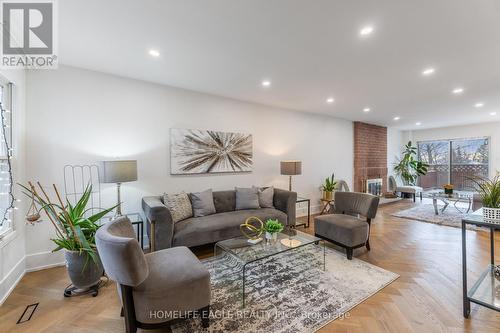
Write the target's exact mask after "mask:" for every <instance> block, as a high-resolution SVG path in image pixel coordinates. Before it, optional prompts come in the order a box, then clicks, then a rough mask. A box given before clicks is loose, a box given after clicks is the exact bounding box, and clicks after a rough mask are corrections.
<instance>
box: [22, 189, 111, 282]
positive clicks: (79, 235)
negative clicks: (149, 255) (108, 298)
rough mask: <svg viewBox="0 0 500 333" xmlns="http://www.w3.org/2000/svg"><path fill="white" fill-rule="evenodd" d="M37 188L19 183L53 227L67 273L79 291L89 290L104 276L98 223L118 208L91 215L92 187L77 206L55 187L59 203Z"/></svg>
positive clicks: (55, 240) (84, 193) (85, 192)
mask: <svg viewBox="0 0 500 333" xmlns="http://www.w3.org/2000/svg"><path fill="white" fill-rule="evenodd" d="M37 185H38V187H39V189H38V190H37V188H36V187H35V186H34V185H33V184H32V183H31V182H29V183H28V186H24V185H21V184H20V186H21V187H22V188H23V189H24V190H25V192H24V194H26V195H27V196H29V197H30V198H33V199H34V200H35V202H36V203H37V204H38V206H39V207H40V210H43V211H44V212H45V213H46V215H47V217H48V219H49V220H50V222H51V223H52V225H53V226H54V229H55V232H56V237H55V238H52V241H53V242H54V243H55V244H56V245H57V247H56V248H55V249H54V250H53V252H55V251H59V250H62V249H64V250H65V254H64V255H65V259H66V262H67V266H68V274H69V277H70V279H71V282H72V283H73V285H74V286H75V287H76V288H78V289H87V288H89V287H92V286H95V285H96V284H97V283H99V280H100V278H101V276H102V274H103V267H102V264H101V261H100V258H99V254H98V253H97V247H96V245H95V234H96V232H97V230H98V229H99V227H100V225H99V224H98V221H99V220H100V219H101V218H102V217H103V216H104V215H106V214H107V213H109V212H110V211H112V210H113V209H114V208H115V207H116V206H114V207H111V208H108V209H102V210H100V212H98V213H96V214H93V215H90V216H89V215H88V213H89V211H90V208H87V205H88V202H89V199H90V196H91V194H92V185H88V186H87V187H86V188H85V190H84V192H83V193H82V195H81V197H80V198H79V199H78V201H76V203H75V204H74V205H72V204H71V203H70V202H69V200H68V199H66V202H63V200H62V198H61V195H60V194H59V191H58V189H57V187H56V186H55V185H53V188H54V192H55V194H56V197H57V200H56V202H52V201H51V200H50V198H49V196H48V195H47V193H46V191H45V190H44V188H43V187H42V186H41V184H40V183H37Z"/></svg>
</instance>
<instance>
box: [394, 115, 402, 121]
mask: <svg viewBox="0 0 500 333" xmlns="http://www.w3.org/2000/svg"><path fill="white" fill-rule="evenodd" d="M393 119H394V120H399V119H401V117H400V116H396V117H394V118H393Z"/></svg>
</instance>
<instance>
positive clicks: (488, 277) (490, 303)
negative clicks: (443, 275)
mask: <svg viewBox="0 0 500 333" xmlns="http://www.w3.org/2000/svg"><path fill="white" fill-rule="evenodd" d="M467 224H472V225H476V226H480V227H484V228H488V229H490V251H491V253H490V265H488V267H487V268H486V270H485V271H484V272H483V273H482V274H481V276H480V277H479V279H478V280H477V281H476V282H475V283H474V284H473V285H472V288H471V289H470V290H469V289H468V288H467V244H466V240H467V238H466V226H467ZM495 230H500V224H495V223H487V222H485V221H484V219H483V213H482V210H481V209H480V210H478V211H476V212H474V213H472V214H469V215H467V216H465V217H464V218H463V219H462V280H463V303H464V304H463V312H464V317H465V318H468V317H469V315H470V305H471V304H470V303H471V302H472V303H476V304H479V305H482V306H484V307H487V308H489V309H492V310H496V311H500V280H498V279H497V278H495V274H494V272H493V269H494V267H495Z"/></svg>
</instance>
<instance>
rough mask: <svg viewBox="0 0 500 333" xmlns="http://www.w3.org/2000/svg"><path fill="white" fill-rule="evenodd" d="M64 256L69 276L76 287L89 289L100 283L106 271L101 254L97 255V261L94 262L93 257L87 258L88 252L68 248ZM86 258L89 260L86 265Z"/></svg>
mask: <svg viewBox="0 0 500 333" xmlns="http://www.w3.org/2000/svg"><path fill="white" fill-rule="evenodd" d="M64 257H65V259H66V267H67V268H68V275H69V278H70V279H71V283H73V285H74V286H75V287H76V288H78V289H88V288H89V287H92V286H95V285H96V284H97V283H99V280H100V279H101V276H102V275H103V273H104V268H103V267H102V263H101V260H100V258H99V255H98V256H97V258H98V259H97V262H94V261H93V260H92V259H91V258H89V259H87V255H86V254H80V252H78V251H68V250H66V251H65V252H64ZM86 260H88V261H87V265H85V261H86Z"/></svg>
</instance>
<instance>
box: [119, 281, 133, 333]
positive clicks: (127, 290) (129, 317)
mask: <svg viewBox="0 0 500 333" xmlns="http://www.w3.org/2000/svg"><path fill="white" fill-rule="evenodd" d="M120 287H121V292H122V304H123V312H124V315H125V332H126V333H136V332H137V323H136V320H135V309H134V299H133V297H132V287H129V286H124V285H120Z"/></svg>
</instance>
